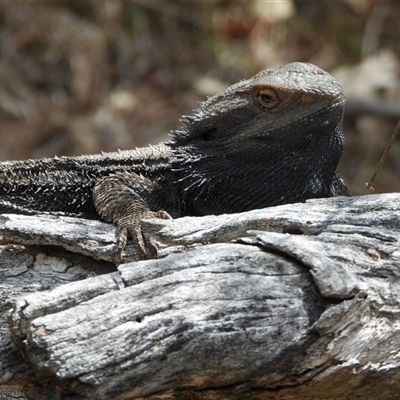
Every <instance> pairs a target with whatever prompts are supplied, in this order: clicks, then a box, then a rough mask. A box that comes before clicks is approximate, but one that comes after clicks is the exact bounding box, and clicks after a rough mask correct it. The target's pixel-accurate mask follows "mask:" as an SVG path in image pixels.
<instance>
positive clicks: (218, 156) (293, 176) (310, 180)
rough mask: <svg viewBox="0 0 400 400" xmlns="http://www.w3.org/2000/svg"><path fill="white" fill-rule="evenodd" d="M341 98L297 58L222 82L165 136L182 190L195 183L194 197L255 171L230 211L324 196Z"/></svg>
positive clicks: (329, 80)
mask: <svg viewBox="0 0 400 400" xmlns="http://www.w3.org/2000/svg"><path fill="white" fill-rule="evenodd" d="M344 103H345V98H344V94H343V90H342V87H341V86H340V84H339V83H338V82H337V81H336V80H335V79H334V78H333V77H332V76H331V75H330V74H328V73H327V72H325V71H324V70H322V69H320V68H318V67H316V66H314V65H312V64H306V63H300V62H295V63H291V64H288V65H285V66H283V67H279V68H276V69H267V70H264V71H261V72H259V73H258V74H257V75H255V76H254V77H253V78H251V79H248V80H244V81H241V82H239V83H237V84H235V85H232V86H230V87H229V88H227V89H226V90H225V91H223V92H222V93H220V94H217V95H216V96H213V97H211V98H209V99H208V100H206V101H204V102H202V103H200V108H199V109H198V110H196V111H195V114H194V115H193V116H190V117H184V119H183V121H184V122H185V124H186V126H185V127H184V128H183V129H181V130H178V131H176V132H175V133H174V135H173V145H172V146H173V147H174V148H175V149H176V154H177V160H179V162H178V163H177V164H179V165H180V168H181V171H182V172H181V176H182V178H181V182H182V184H183V186H184V188H185V190H186V191H187V192H190V191H191V190H192V189H196V190H197V193H200V195H199V194H197V195H196V196H197V197H196V201H200V200H198V199H199V198H201V197H202V196H203V194H204V193H206V192H208V193H212V192H213V191H215V190H217V185H218V186H220V187H222V186H226V187H225V189H226V190H228V191H229V188H230V187H231V188H233V190H235V188H240V185H242V187H243V184H244V182H245V181H246V179H248V178H246V177H249V176H251V175H252V174H253V175H254V174H261V175H263V177H264V179H263V180H262V182H263V184H262V185H264V187H262V188H260V189H258V188H256V187H252V188H250V189H249V191H248V193H247V194H246V198H247V200H246V204H244V203H243V204H241V205H240V206H239V207H237V208H238V211H241V210H244V209H251V208H257V207H258V206H261V207H265V206H269V205H276V204H283V203H289V202H294V201H303V200H305V199H306V198H311V197H323V196H329V195H330V190H331V189H330V185H331V182H332V179H334V175H335V171H336V167H337V164H338V162H339V159H340V155H341V152H342V149H343V142H344V138H343V132H342V119H343V112H344ZM182 166H183V167H182ZM185 166H186V167H185ZM260 181H261V179H258V182H260ZM227 182H230V183H229V184H227ZM262 185H259V186H262ZM276 185H280V186H281V187H282V188H281V189H279V190H277V189H276V188H275V187H274V186H276ZM239 190H240V189H239ZM257 192H259V193H258V194H257ZM271 192H275V193H276V195H275V196H273V195H271V194H268V193H271ZM266 193H267V194H268V195H266ZM252 195H253V200H249V199H250V198H251V197H252ZM257 196H260V197H261V199H260V200H254V199H257ZM203 197H204V199H205V198H206V197H207V196H206V195H204V196H203ZM209 198H211V197H209ZM219 198H221V195H219ZM204 199H203V200H204ZM204 201H205V200H204ZM207 201H208V200H207ZM192 202H194V200H193V199H192ZM247 203H248V204H247ZM250 203H251V204H250ZM215 207H216V206H215V205H213V206H212V207H210V208H212V209H215ZM225 208H226V209H229V210H232V208H235V207H232V204H229V205H228V206H226V207H224V206H223V207H221V211H222V212H223V211H224V209H225ZM218 211H219V210H218Z"/></svg>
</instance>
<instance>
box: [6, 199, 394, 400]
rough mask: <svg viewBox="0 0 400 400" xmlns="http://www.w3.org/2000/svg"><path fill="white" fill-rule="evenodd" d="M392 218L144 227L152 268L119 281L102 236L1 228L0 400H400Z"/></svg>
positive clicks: (229, 218) (203, 221) (188, 221)
mask: <svg viewBox="0 0 400 400" xmlns="http://www.w3.org/2000/svg"><path fill="white" fill-rule="evenodd" d="M399 210H400V195H399V194H385V195H373V196H363V197H350V198H332V199H319V200H310V201H307V202H306V203H301V204H291V205H285V206H279V207H273V208H268V209H263V210H254V211H250V212H247V213H242V214H231V215H221V216H207V217H202V218H194V217H190V218H189V217H187V218H180V219H177V220H172V221H170V220H149V221H146V222H145V225H144V229H145V232H146V234H147V235H151V236H152V237H153V238H154V239H155V241H156V242H157V244H158V246H159V254H160V257H161V258H159V259H157V260H147V261H140V262H127V263H125V264H121V265H120V266H119V267H118V269H116V268H115V267H114V266H113V264H112V263H111V262H112V261H113V260H114V259H115V252H116V248H115V239H116V231H115V228H114V227H112V226H111V225H109V224H105V223H102V222H97V221H86V220H80V219H74V218H66V217H55V216H49V215H46V216H45V215H40V216H36V217H27V216H17V215H6V216H2V217H1V226H0V228H1V233H2V237H3V239H4V241H8V242H13V243H14V244H12V245H11V244H7V245H3V248H2V253H1V254H0V257H1V258H0V273H1V274H2V282H1V284H0V285H1V287H0V289H1V300H2V301H1V320H0V329H1V341H0V348H1V351H2V357H1V359H0V365H1V372H2V377H1V380H2V384H3V386H0V399H1V398H11V397H12V396H14V397H12V398H21V399H49V400H50V399H52V400H53V399H65V400H66V399H182V400H184V399H185V400H186V399H199V400H202V399H204V400H206V399H207V400H211V399H221V400H222V399H235V400H236V399H237V400H243V399H258V400H261V399H293V398H296V399H302V398H303V399H348V398H362V399H393V398H396V397H397V396H398V395H397V393H398V391H399V390H400V383H399V382H400V380H399V378H400V319H399V313H400V300H399V298H400V297H399V294H400V293H399V291H400V280H399V275H400V268H399V267H400V248H399V241H400V233H399V228H400V214H399ZM15 243H17V244H15ZM126 257H127V260H131V259H132V258H133V257H134V254H133V247H129V248H128V252H127V256H126ZM67 281H72V282H70V283H66V282H67ZM44 289H46V290H44ZM10 309H11V313H10V312H9V310H10ZM7 315H8V318H7ZM7 321H8V323H7ZM7 393H12V396H11V395H9V394H7ZM2 396H3V397H2ZM7 396H8V397H7ZM18 396H19V397H18Z"/></svg>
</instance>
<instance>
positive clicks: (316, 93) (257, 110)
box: [173, 62, 345, 144]
mask: <svg viewBox="0 0 400 400" xmlns="http://www.w3.org/2000/svg"><path fill="white" fill-rule="evenodd" d="M344 102H345V98H344V94H343V90H342V87H341V86H340V84H339V83H338V82H337V81H336V80H335V79H334V78H333V77H332V76H331V75H330V74H329V73H327V72H325V71H324V70H322V69H321V68H318V67H316V66H315V65H312V64H307V63H300V62H294V63H291V64H287V65H285V66H282V67H279V68H276V69H266V70H263V71H261V72H259V73H258V74H257V75H255V76H254V77H253V78H251V79H248V80H243V81H240V82H238V83H236V84H234V85H232V86H230V87H229V88H227V89H226V90H224V91H223V92H221V93H219V94H217V95H215V96H213V97H210V98H209V99H208V100H206V101H204V102H201V103H200V108H199V109H197V110H195V114H194V116H185V117H184V118H183V122H185V124H186V126H185V127H184V128H183V129H181V130H178V131H176V132H175V133H174V135H173V138H174V140H176V141H177V142H180V143H181V144H182V143H183V142H185V141H186V140H189V141H191V142H193V140H196V139H201V140H204V141H213V140H220V141H226V140H228V141H232V140H251V139H252V138H263V137H264V138H267V137H270V136H278V135H279V134H282V133H283V132H284V131H287V130H288V131H290V132H292V133H293V134H294V133H295V131H294V126H293V124H295V125H298V124H299V123H302V124H310V125H312V126H314V125H315V126H317V123H318V122H320V123H321V124H328V123H331V124H335V123H338V122H339V123H340V122H341V120H342V117H343V109H344ZM315 117H317V119H318V122H317V121H316V119H315ZM287 128H290V129H287ZM304 133H305V130H304V129H301V132H299V135H300V136H301V135H302V134H304Z"/></svg>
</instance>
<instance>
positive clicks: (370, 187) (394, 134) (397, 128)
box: [366, 119, 400, 190]
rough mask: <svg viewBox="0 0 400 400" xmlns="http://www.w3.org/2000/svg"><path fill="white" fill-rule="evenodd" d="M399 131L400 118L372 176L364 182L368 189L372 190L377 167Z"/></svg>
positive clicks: (383, 160) (379, 166)
mask: <svg viewBox="0 0 400 400" xmlns="http://www.w3.org/2000/svg"><path fill="white" fill-rule="evenodd" d="M399 132H400V119H399V121H398V122H397V125H396V128H394V132H393V135H392V137H391V138H390V141H389V144H388V145H387V146H386V149H385V151H384V152H383V154H382V157H381V159H380V160H379V163H378V165H377V166H376V169H375V172H374V174H373V175H372V178H371V179H370V181H369V182H367V183H366V185H367V188H368V189H371V190H374V188H373V187H372V183H373V182H374V180H375V177H376V174H377V173H378V171H379V169H380V168H381V166H382V164H383V163H384V162H385V160H386V157H387V155H388V153H389V150H390V149H391V148H392V146H393V143H394V141H395V140H396V137H397V135H398V134H399Z"/></svg>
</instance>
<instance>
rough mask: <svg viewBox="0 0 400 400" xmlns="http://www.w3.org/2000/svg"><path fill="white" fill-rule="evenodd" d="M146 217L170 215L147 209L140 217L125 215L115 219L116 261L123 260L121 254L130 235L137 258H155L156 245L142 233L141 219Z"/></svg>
mask: <svg viewBox="0 0 400 400" xmlns="http://www.w3.org/2000/svg"><path fill="white" fill-rule="evenodd" d="M148 218H161V219H171V216H170V215H169V214H168V213H167V212H165V211H163V210H160V211H157V212H153V211H147V212H146V213H144V214H143V215H142V216H141V218H140V219H138V218H137V216H136V215H135V216H126V217H123V218H121V219H120V220H118V221H117V226H118V239H117V246H118V261H119V262H123V258H124V257H123V254H124V251H125V247H126V243H127V241H128V237H131V238H132V240H133V244H134V246H135V250H136V257H137V259H138V260H145V259H150V258H157V250H158V249H157V245H156V244H155V242H154V240H153V239H152V238H149V237H147V236H145V235H144V234H143V231H142V222H141V220H142V219H148Z"/></svg>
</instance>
